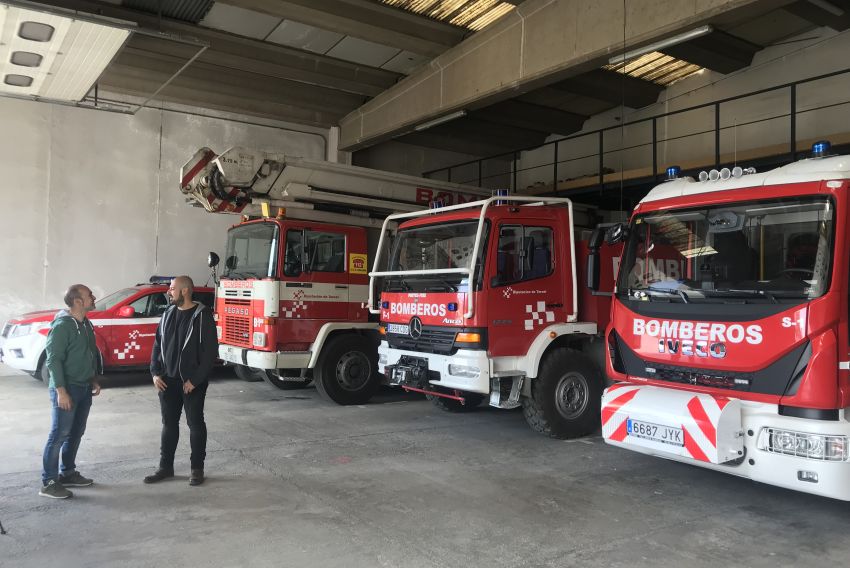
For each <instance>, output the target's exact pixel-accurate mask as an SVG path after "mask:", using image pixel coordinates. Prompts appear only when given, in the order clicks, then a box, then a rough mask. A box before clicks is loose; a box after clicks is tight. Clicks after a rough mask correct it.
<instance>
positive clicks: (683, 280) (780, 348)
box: [601, 142, 850, 500]
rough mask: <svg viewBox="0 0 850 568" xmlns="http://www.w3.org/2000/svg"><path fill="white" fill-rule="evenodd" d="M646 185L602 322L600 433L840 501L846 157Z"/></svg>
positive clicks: (618, 235)
mask: <svg viewBox="0 0 850 568" xmlns="http://www.w3.org/2000/svg"><path fill="white" fill-rule="evenodd" d="M828 154H829V144H828V143H825V142H822V143H818V144H815V146H814V148H813V152H812V157H811V158H808V159H804V160H801V161H798V162H795V163H792V164H789V165H786V166H783V167H780V168H778V169H775V170H771V171H768V172H765V173H755V172H754V170H751V169H748V170H742V169H740V168H735V169H734V170H732V171H729V170H728V169H725V168H724V169H723V170H720V171H717V170H712V171H711V172H710V173H708V172H703V173H702V174H701V175H700V178H699V180H695V179H692V178H689V177H686V178H678V179H676V177H677V171H676V169H675V168H673V169H671V170H670V171H669V172H668V173H669V175H670V177H671V178H674V179H671V181H668V182H666V183H663V184H662V185H659V186H658V187H656V188H655V189H653V190H652V191H651V192H650V193H649V194H648V195H647V196H646V198H644V199H643V200H642V201H641V202H640V204H639V205H638V206H637V207H636V208H635V211H634V213H633V215H632V217H631V221H630V222H629V223H628V225H627V226H626V225H622V226H617V227H614V228H612V229H610V230H609V233H608V237H607V240H608V241H609V242H617V241H620V240H622V241H623V242H624V243H625V245H624V251H623V257H622V263H621V266H620V270H619V275H618V278H617V286H616V291H615V294H614V299H613V306H612V311H611V323H610V325H609V327H608V330H607V347H608V357H607V358H606V361H607V363H606V365H607V372H608V375H609V376H610V377H611V378H612V379H614V380H615V381H617V382H616V383H615V384H614V385H613V386H611V387H609V388H608V389H607V390H606V391H605V395H604V397H603V402H602V416H601V419H602V433H603V437H604V439H605V441H606V442H607V443H609V444H612V445H615V446H619V447H623V448H626V449H630V450H634V451H638V452H642V453H645V454H650V455H654V456H658V457H663V458H668V459H672V460H676V461H681V462H685V463H689V464H693V465H698V466H702V467H706V468H710V469H713V470H717V471H722V472H726V473H731V474H734V475H738V476H742V477H746V478H749V479H752V480H755V481H760V482H763V483H768V484H772V485H777V486H780V487H785V488H789V489H795V490H798V491H804V492H808V493H814V494H818V495H824V496H828V497H833V498H837V499H843V500H850V463H848V458H850V454H848V437H850V423H848V420H850V414H848V412H847V409H848V407H850V370H849V369H850V334H848V325H850V318H849V317H848V277H850V265H848V258H850V250H848V243H850V225H848V222H850V217H849V216H848V213H849V212H850V196H848V190H850V187H848V186H850V157H848V156H829V155H828Z"/></svg>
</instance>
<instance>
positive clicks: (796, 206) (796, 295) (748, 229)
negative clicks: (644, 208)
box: [617, 197, 833, 303]
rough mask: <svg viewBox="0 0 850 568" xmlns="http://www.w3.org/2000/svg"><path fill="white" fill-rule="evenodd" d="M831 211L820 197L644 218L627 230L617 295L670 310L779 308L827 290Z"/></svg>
mask: <svg viewBox="0 0 850 568" xmlns="http://www.w3.org/2000/svg"><path fill="white" fill-rule="evenodd" d="M832 241H833V205H832V202H831V201H830V200H829V199H828V198H825V197H816V198H794V199H781V200H780V199H777V200H772V201H767V202H764V201H762V202H758V203H740V204H733V205H730V204H724V205H717V206H713V207H707V208H699V209H680V210H675V209H674V210H668V211H662V212H654V213H646V214H644V215H638V216H636V217H635V218H634V219H633V220H632V223H631V226H630V229H629V236H628V240H627V242H626V247H625V249H624V252H623V266H622V267H621V269H620V273H619V281H618V286H617V290H618V294H619V295H620V296H621V297H629V298H630V299H639V300H649V301H654V300H656V299H660V298H663V299H664V300H663V301H669V302H685V303H687V302H714V301H728V300H730V299H731V300H735V301H745V302H772V303H775V302H781V301H800V300H806V299H812V298H817V297H818V296H821V295H822V294H824V293H825V292H826V290H827V287H828V279H829V273H830V262H831V257H832Z"/></svg>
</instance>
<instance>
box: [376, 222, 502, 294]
mask: <svg viewBox="0 0 850 568" xmlns="http://www.w3.org/2000/svg"><path fill="white" fill-rule="evenodd" d="M485 229H486V227H485ZM477 230H478V221H477V220H476V221H458V222H455V223H441V224H439V225H425V226H418V227H411V228H409V229H401V230H399V232H398V234H397V235H396V238H395V242H394V244H393V252H392V255H391V256H390V262H389V268H388V270H390V271H399V272H403V271H409V270H437V269H447V268H467V267H469V265H470V262H471V261H472V256H473V254H472V252H473V251H472V249H473V247H474V246H475V234H476V231H477ZM485 236H486V231H485ZM483 241H484V239H482V243H483ZM482 262H483V259H482V258H481V255H479V259H478V266H476V275H478V274H480V271H481V264H482ZM468 284H469V281H468V278H467V276H466V275H465V274H434V275H410V276H404V275H399V276H393V277H389V278H387V281H386V287H387V289H388V290H390V291H391V290H398V291H417V292H421V291H446V292H457V291H465V289H468Z"/></svg>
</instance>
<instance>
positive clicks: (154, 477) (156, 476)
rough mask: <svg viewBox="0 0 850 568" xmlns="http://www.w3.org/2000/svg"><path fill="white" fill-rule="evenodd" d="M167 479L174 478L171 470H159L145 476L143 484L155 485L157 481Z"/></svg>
mask: <svg viewBox="0 0 850 568" xmlns="http://www.w3.org/2000/svg"><path fill="white" fill-rule="evenodd" d="M169 477H174V470H173V469H163V468H159V469H158V470H156V471H155V472H153V473H152V474H151V475H146V476H145V479H144V481H145V483H156V482H158V481H162V480H163V479H168V478H169Z"/></svg>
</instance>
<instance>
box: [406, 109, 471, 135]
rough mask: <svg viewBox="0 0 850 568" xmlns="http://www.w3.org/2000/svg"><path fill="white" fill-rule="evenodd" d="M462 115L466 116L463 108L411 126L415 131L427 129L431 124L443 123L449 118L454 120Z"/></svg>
mask: <svg viewBox="0 0 850 568" xmlns="http://www.w3.org/2000/svg"><path fill="white" fill-rule="evenodd" d="M464 116H466V111H465V110H458V111H455V112H453V113H450V114H446V115H444V116H440V117H438V118H435V119H434V120H429V121H428V122H423V123H422V124H417V125H416V126H414V127H413V130H416V131H417V132H418V131H420V130H427V129H428V128H431V127H432V126H437V125H438V124H444V123H446V122H449V121H451V120H455V119H457V118H463V117H464Z"/></svg>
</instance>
